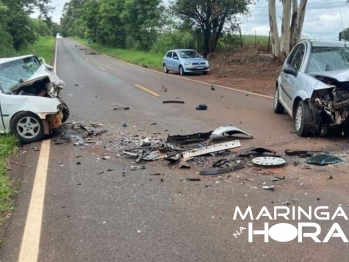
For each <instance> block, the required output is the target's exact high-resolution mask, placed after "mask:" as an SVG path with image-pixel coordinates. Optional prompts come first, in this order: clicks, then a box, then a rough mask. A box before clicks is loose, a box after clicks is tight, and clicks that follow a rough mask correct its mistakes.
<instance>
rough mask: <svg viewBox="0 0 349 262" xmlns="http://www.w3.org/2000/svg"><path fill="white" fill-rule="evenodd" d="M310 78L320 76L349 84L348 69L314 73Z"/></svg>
mask: <svg viewBox="0 0 349 262" xmlns="http://www.w3.org/2000/svg"><path fill="white" fill-rule="evenodd" d="M311 75H312V76H314V77H316V76H322V77H327V78H332V79H335V80H337V81H338V82H349V69H342V70H333V71H323V72H315V73H312V74H311Z"/></svg>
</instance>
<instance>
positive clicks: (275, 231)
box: [233, 206, 348, 243]
mask: <svg viewBox="0 0 349 262" xmlns="http://www.w3.org/2000/svg"><path fill="white" fill-rule="evenodd" d="M256 214H257V216H254V213H253V211H252V208H251V207H250V206H249V207H248V208H247V209H246V210H245V211H244V212H243V211H241V209H240V207H238V206H237V207H236V208H235V212H234V218H233V219H234V220H237V219H238V218H240V219H241V220H243V221H245V220H247V219H249V220H250V221H258V220H260V219H262V218H263V219H264V218H267V219H269V220H270V221H277V220H280V219H281V218H282V219H284V220H286V222H287V221H298V223H296V225H294V224H295V223H292V224H291V223H285V222H283V223H277V224H274V225H272V226H269V223H268V222H265V223H264V225H263V228H256V227H255V226H254V222H249V223H248V227H247V228H245V227H240V228H239V229H238V230H236V233H234V237H235V238H238V237H239V236H241V235H242V234H244V233H245V232H247V234H248V242H254V240H255V238H254V237H255V236H263V239H264V242H265V243H267V242H269V239H270V238H271V239H273V240H275V241H277V242H289V241H294V240H295V241H297V242H298V243H302V242H303V239H304V238H309V239H312V240H313V241H314V242H316V243H327V242H328V241H329V240H330V239H331V238H340V239H341V240H342V241H343V242H345V243H347V242H348V238H347V236H346V235H345V234H344V232H343V230H342V228H341V226H340V225H339V224H338V223H337V222H334V220H335V219H337V218H340V219H342V220H343V221H347V220H348V217H347V215H346V213H345V212H344V210H343V208H342V207H341V206H338V208H337V209H336V210H335V212H333V213H331V212H330V211H329V207H328V206H318V207H315V208H313V207H311V206H310V207H309V208H308V209H303V208H301V207H295V206H293V207H285V206H275V207H274V208H273V210H272V212H270V211H269V209H268V208H267V207H265V206H264V207H262V208H261V209H260V210H259V212H258V213H256ZM303 220H308V221H309V222H303ZM313 220H319V221H333V223H332V226H331V227H330V229H329V230H328V231H327V233H326V236H325V237H324V238H323V239H320V237H319V236H320V234H321V233H322V227H321V226H320V225H319V224H318V223H315V222H313ZM300 221H302V222H300ZM308 231H311V233H309V232H308Z"/></svg>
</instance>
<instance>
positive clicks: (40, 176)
mask: <svg viewBox="0 0 349 262" xmlns="http://www.w3.org/2000/svg"><path fill="white" fill-rule="evenodd" d="M49 156H50V140H45V141H43V142H42V144H41V149H40V155H39V162H38V166H37V169H36V173H35V180H34V186H33V191H32V195H31V199H30V204H29V209H28V215H27V220H26V223H25V228H24V233H23V238H22V244H21V250H20V254H19V259H18V261H19V262H24V261H26V262H29V261H33V262H34V261H37V260H38V255H39V248H40V236H41V223H42V214H43V210H44V200H45V188H46V178H47V169H48V161H49Z"/></svg>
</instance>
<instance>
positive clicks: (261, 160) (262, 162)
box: [252, 156, 286, 166]
mask: <svg viewBox="0 0 349 262" xmlns="http://www.w3.org/2000/svg"><path fill="white" fill-rule="evenodd" d="M252 162H253V163H254V164H255V165H258V166H280V165H283V164H285V163H286V161H285V159H283V158H281V157H271V156H261V157H255V158H253V159H252Z"/></svg>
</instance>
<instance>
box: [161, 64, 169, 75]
mask: <svg viewBox="0 0 349 262" xmlns="http://www.w3.org/2000/svg"><path fill="white" fill-rule="evenodd" d="M162 69H163V70H164V73H165V74H168V72H169V71H168V69H167V66H166V64H164V65H163V67H162Z"/></svg>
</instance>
